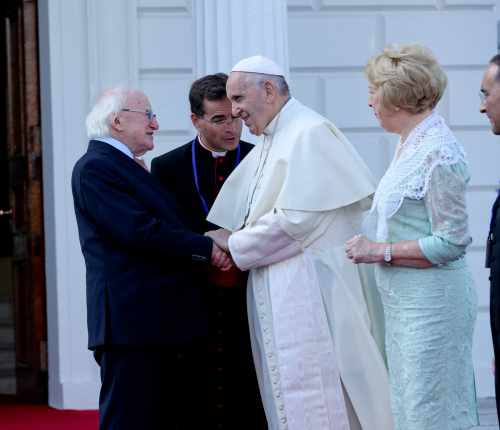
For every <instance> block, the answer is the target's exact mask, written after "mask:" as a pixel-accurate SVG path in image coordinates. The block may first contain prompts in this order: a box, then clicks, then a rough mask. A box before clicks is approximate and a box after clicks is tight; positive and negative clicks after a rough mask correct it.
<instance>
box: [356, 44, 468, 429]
mask: <svg viewBox="0 0 500 430" xmlns="http://www.w3.org/2000/svg"><path fill="white" fill-rule="evenodd" d="M365 73H366V76H367V78H368V83H369V105H370V107H372V108H373V111H374V113H375V116H376V117H377V119H378V121H379V122H380V125H381V126H382V127H383V128H384V129H385V130H386V131H388V132H390V133H397V134H398V135H399V136H400V141H399V145H398V146H397V149H396V153H395V156H394V159H393V161H392V163H391V165H390V166H389V169H388V170H387V172H386V173H385V175H384V177H383V178H382V180H381V181H380V184H379V186H378V188H377V191H376V193H375V196H374V201H373V206H372V209H371V211H370V215H369V217H368V218H367V221H366V224H365V227H366V233H367V236H368V237H367V236H364V235H357V236H355V237H353V238H352V239H350V240H349V241H348V242H347V243H346V254H347V256H348V258H350V259H351V260H352V261H353V262H354V263H375V275H376V281H377V287H378V290H379V292H380V295H381V298H382V303H383V307H384V315H385V329H386V336H385V342H386V345H385V346H386V353H387V362H388V367H389V377H390V383H391V402H392V409H393V414H394V418H395V423H396V429H398V430H447V429H449V430H452V429H453V430H458V429H468V428H470V427H472V426H475V425H477V422H478V420H477V409H476V398H475V388H474V374H473V368H472V354H471V345H472V334H473V328H474V323H475V319H476V306H477V298H476V293H475V290H474V285H473V282H472V278H471V275H470V272H469V270H468V268H467V264H466V262H465V259H464V255H465V251H466V248H467V246H468V245H469V244H470V242H471V237H470V235H469V229H468V225H467V211H466V203H465V191H466V184H467V182H468V180H469V172H468V168H467V161H466V158H465V154H464V151H463V148H462V146H461V145H460V143H459V142H458V141H457V139H456V138H455V136H454V135H453V133H452V132H451V131H450V129H449V128H448V126H447V125H446V124H445V122H444V120H443V118H442V117H441V116H440V115H439V114H438V113H436V112H435V110H434V109H435V107H436V105H437V103H438V102H439V100H440V98H441V96H442V94H443V92H444V90H445V87H446V76H445V74H444V72H443V70H442V69H441V67H440V66H439V64H438V63H437V61H436V59H435V58H434V56H433V55H432V54H431V53H430V51H429V50H427V49H426V48H424V47H422V46H419V45H407V46H401V47H388V48H386V49H385V50H384V51H383V52H382V53H381V54H379V55H377V56H375V57H373V58H372V59H370V61H369V63H368V65H367V66H366V69H365Z"/></svg>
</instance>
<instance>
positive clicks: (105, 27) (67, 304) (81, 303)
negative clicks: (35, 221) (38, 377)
mask: <svg viewBox="0 0 500 430" xmlns="http://www.w3.org/2000/svg"><path fill="white" fill-rule="evenodd" d="M38 7H39V23H40V25H39V36H40V37H39V40H40V74H41V107H42V109H41V112H42V152H43V176H44V178H43V179H44V181H43V182H44V218H45V219H44V222H45V224H44V228H45V267H46V289H47V326H48V355H49V356H48V359H49V366H48V367H49V369H48V372H49V404H50V405H51V406H54V407H57V408H64V409H89V408H97V405H98V390H99V386H100V380H99V373H98V368H97V366H96V363H95V361H94V359H93V357H92V354H91V352H90V351H88V349H87V342H88V340H87V315H86V306H85V303H86V287H85V266H84V260H83V256H82V253H81V250H80V244H79V239H78V232H77V226H76V219H75V214H74V209H73V198H72V195H71V172H72V169H73V166H74V164H75V162H76V160H77V159H78V158H79V157H80V156H81V155H83V154H84V153H85V151H86V149H87V144H88V140H87V138H86V133H85V125H84V123H85V117H86V115H87V113H88V111H89V108H90V106H91V104H92V102H93V100H94V98H95V97H96V95H97V93H98V92H100V91H101V90H102V89H104V87H106V86H110V85H113V84H116V83H122V84H131V85H133V84H134V83H135V82H134V81H136V77H135V75H136V73H137V67H136V66H135V52H136V47H135V45H134V43H133V41H136V40H137V31H136V29H135V25H134V23H135V21H136V4H135V0H128V1H127V2H126V3H125V2H123V1H122V0H106V1H105V2H103V1H100V0H87V1H81V0H49V1H41V2H39V3H38Z"/></svg>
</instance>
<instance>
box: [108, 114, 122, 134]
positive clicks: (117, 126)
mask: <svg viewBox="0 0 500 430" xmlns="http://www.w3.org/2000/svg"><path fill="white" fill-rule="evenodd" d="M109 126H110V128H112V129H113V130H116V131H121V130H122V129H123V127H122V123H121V121H120V117H119V116H118V114H117V113H116V112H113V113H112V114H111V115H110V116H109Z"/></svg>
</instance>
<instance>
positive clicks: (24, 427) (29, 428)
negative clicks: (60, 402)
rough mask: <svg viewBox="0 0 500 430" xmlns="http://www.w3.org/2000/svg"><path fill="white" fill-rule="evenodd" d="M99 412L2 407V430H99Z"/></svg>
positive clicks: (0, 413)
mask: <svg viewBox="0 0 500 430" xmlns="http://www.w3.org/2000/svg"><path fill="white" fill-rule="evenodd" d="M98 424H99V417H98V413H97V411H60V410H58V409H52V408H49V407H48V406H42V405H7V404H3V405H0V430H97V428H98V426H99V425H98Z"/></svg>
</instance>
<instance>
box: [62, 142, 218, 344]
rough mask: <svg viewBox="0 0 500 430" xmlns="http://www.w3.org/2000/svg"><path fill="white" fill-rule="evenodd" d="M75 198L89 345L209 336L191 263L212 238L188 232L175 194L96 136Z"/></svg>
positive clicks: (75, 182) (78, 173) (205, 256)
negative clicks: (84, 266) (171, 193)
mask: <svg viewBox="0 0 500 430" xmlns="http://www.w3.org/2000/svg"><path fill="white" fill-rule="evenodd" d="M72 189H73V198H74V203H75V212H76V219H77V223H78V231H79V235H80V244H81V247H82V252H83V255H84V257H85V265H86V278H87V279H86V280H87V319H88V332H89V348H91V349H94V348H96V347H98V346H101V345H178V344H182V343H184V342H189V341H191V340H193V339H194V338H196V337H198V336H204V335H206V325H207V322H206V315H205V312H204V309H203V306H202V298H201V291H200V290H199V289H198V288H197V287H196V286H195V285H196V284H195V283H194V282H191V278H190V276H191V275H190V273H191V272H192V271H193V270H192V265H193V264H201V262H205V263H203V264H206V262H209V261H210V256H211V251H212V241H211V240H210V239H208V238H207V237H203V236H201V235H198V234H195V233H192V232H191V231H189V230H187V229H186V227H185V225H184V224H183V223H182V221H181V219H180V218H179V217H178V216H177V214H176V210H177V209H176V206H175V203H174V202H173V199H172V198H171V196H169V195H168V193H167V192H166V191H165V190H163V189H162V187H161V186H160V185H159V184H158V183H157V182H156V180H155V179H154V178H153V177H152V176H151V174H150V173H148V172H147V171H146V170H144V169H143V168H142V167H140V166H139V165H138V164H137V163H135V162H134V161H133V160H132V159H131V158H130V157H127V156H126V155H125V154H123V153H122V152H120V151H119V150H117V149H115V148H113V147H112V146H111V145H109V144H107V143H104V142H99V141H91V142H90V143H89V147H88V151H87V153H86V154H85V155H84V156H83V157H82V158H81V159H80V160H79V161H78V162H77V163H76V165H75V167H74V170H73V176H72Z"/></svg>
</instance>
